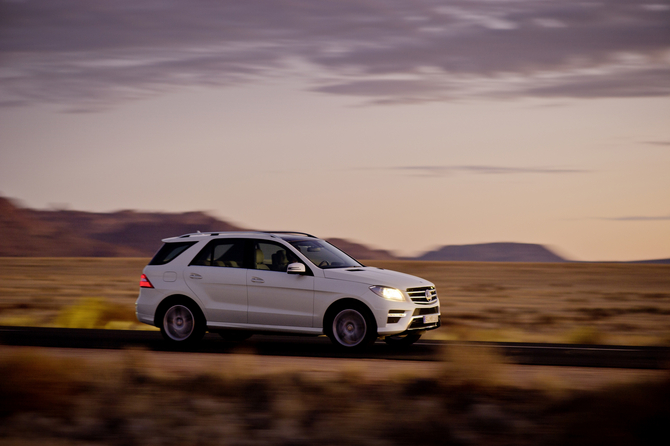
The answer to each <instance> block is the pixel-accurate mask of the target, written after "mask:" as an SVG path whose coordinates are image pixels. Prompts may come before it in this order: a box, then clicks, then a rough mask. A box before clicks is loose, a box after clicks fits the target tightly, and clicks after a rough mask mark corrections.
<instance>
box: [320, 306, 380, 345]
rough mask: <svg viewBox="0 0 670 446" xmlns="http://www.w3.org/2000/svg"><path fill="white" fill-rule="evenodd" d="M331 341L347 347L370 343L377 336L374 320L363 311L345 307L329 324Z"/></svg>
mask: <svg viewBox="0 0 670 446" xmlns="http://www.w3.org/2000/svg"><path fill="white" fill-rule="evenodd" d="M330 334H331V337H330V339H331V341H333V343H335V344H337V345H339V346H341V347H347V348H354V347H363V346H366V345H369V344H372V343H373V342H374V341H375V339H376V338H377V334H376V329H375V326H374V322H373V321H372V320H371V319H370V318H369V317H366V314H365V312H363V311H359V310H358V309H353V308H346V309H343V310H340V311H339V312H338V313H337V314H336V315H335V317H334V318H333V321H332V324H331V332H330Z"/></svg>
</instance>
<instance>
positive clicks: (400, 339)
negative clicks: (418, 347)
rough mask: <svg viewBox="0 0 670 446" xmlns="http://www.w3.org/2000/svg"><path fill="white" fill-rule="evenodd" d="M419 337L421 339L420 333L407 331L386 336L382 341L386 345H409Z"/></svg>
mask: <svg viewBox="0 0 670 446" xmlns="http://www.w3.org/2000/svg"><path fill="white" fill-rule="evenodd" d="M419 339H421V335H420V334H416V333H408V334H404V335H402V334H400V335H394V336H386V337H385V338H384V342H386V343H387V344H388V345H410V344H414V343H415V342H416V341H418V340H419Z"/></svg>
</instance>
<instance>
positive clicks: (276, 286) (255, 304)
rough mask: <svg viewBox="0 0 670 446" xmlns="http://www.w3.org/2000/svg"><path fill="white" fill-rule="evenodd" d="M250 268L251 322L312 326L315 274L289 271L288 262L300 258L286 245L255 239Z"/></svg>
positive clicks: (248, 291) (249, 317)
mask: <svg viewBox="0 0 670 446" xmlns="http://www.w3.org/2000/svg"><path fill="white" fill-rule="evenodd" d="M249 249H251V250H252V252H251V254H252V256H251V265H250V268H249V269H248V270H247V297H248V303H249V306H248V322H249V323H250V324H258V325H266V326H282V327H311V326H312V319H313V315H314V277H313V276H311V275H299V274H288V273H287V272H286V267H287V266H288V264H289V263H293V262H294V261H299V260H298V258H297V256H296V255H295V254H293V252H291V251H290V250H289V249H288V248H287V247H285V246H283V245H281V244H279V243H275V242H271V241H265V240H252V241H251V243H250V244H249Z"/></svg>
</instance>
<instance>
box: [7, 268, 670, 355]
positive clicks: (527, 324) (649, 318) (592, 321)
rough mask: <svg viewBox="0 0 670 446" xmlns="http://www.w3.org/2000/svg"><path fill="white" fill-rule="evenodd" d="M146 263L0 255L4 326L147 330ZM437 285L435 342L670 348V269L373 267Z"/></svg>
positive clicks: (430, 333) (431, 336)
mask: <svg viewBox="0 0 670 446" xmlns="http://www.w3.org/2000/svg"><path fill="white" fill-rule="evenodd" d="M147 262H148V259H145V258H25V257H24V258H21V257H14V258H8V257H5V258H0V325H23V326H61V327H72V328H117V329H150V328H151V327H148V326H146V325H142V324H139V323H137V321H136V320H135V316H134V302H135V299H136V298H137V293H138V282H139V277H140V274H141V272H142V268H143V267H144V265H146V263H147ZM364 264H366V265H370V266H377V267H380V268H388V269H393V270H397V271H402V272H406V273H409V274H414V275H417V276H421V277H424V278H426V279H428V280H430V281H432V282H433V283H435V285H436V286H437V290H438V295H439V297H440V302H441V305H442V321H443V327H442V328H440V329H439V330H435V331H433V332H429V333H427V335H426V336H427V337H429V338H437V339H445V340H468V341H511V342H517V341H518V342H522V341H523V342H557V343H587V344H619V345H668V344H670V266H669V265H645V264H617V263H611V264H608V263H477V262H420V261H369V262H365V261H364Z"/></svg>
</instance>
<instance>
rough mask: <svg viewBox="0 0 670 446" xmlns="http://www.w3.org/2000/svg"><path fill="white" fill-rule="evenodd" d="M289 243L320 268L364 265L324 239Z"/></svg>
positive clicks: (291, 241)
mask: <svg viewBox="0 0 670 446" xmlns="http://www.w3.org/2000/svg"><path fill="white" fill-rule="evenodd" d="M289 243H290V244H291V245H293V247H294V248H296V249H297V250H298V251H300V252H301V253H302V255H304V256H305V257H307V258H308V259H309V260H310V261H311V262H312V263H313V264H315V265H316V266H318V267H319V268H350V267H352V266H363V265H361V264H360V263H358V262H357V261H356V260H354V259H353V258H351V257H349V256H348V255H347V254H345V253H343V252H342V251H340V250H339V249H337V248H336V247H334V246H333V245H331V244H330V243H328V242H326V241H324V240H318V239H317V240H290V241H289Z"/></svg>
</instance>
